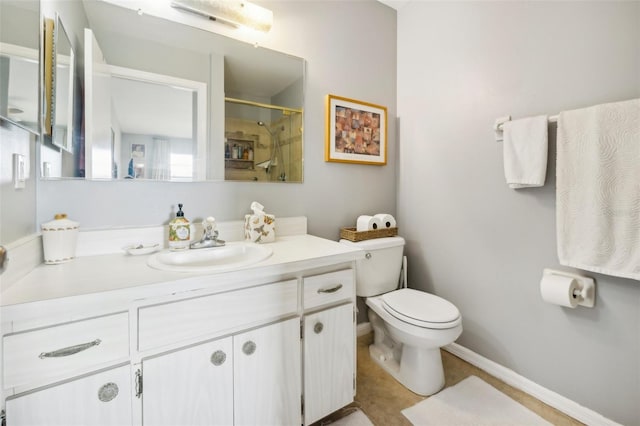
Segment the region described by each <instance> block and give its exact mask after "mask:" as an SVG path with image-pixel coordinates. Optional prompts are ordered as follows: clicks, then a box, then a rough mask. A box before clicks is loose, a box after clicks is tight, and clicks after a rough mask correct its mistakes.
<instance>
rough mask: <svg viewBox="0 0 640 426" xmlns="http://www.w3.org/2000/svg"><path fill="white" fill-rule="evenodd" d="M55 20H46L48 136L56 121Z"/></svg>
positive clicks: (46, 109)
mask: <svg viewBox="0 0 640 426" xmlns="http://www.w3.org/2000/svg"><path fill="white" fill-rule="evenodd" d="M54 31H55V21H54V20H53V19H50V18H45V20H44V102H43V105H42V106H43V109H44V111H43V115H44V123H43V125H42V133H43V134H44V135H46V136H53V126H54V122H55V116H54V114H55V98H54V96H55V95H54V90H55V78H56V76H55V70H56V68H55V67H56V63H55V54H56V52H55V41H54Z"/></svg>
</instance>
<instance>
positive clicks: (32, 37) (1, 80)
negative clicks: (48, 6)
mask: <svg viewBox="0 0 640 426" xmlns="http://www.w3.org/2000/svg"><path fill="white" fill-rule="evenodd" d="M39 64H40V2H39V1H38V0H2V1H0V118H1V119H2V120H7V121H9V122H11V123H14V124H16V125H18V126H20V127H22V128H24V129H26V130H29V131H30V132H32V133H35V134H40V120H39V108H38V105H39V99H40V95H39V94H40V66H39Z"/></svg>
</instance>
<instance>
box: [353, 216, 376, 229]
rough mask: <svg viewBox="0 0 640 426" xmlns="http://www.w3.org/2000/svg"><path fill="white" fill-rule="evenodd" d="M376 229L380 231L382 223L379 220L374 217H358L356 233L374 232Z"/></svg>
mask: <svg viewBox="0 0 640 426" xmlns="http://www.w3.org/2000/svg"><path fill="white" fill-rule="evenodd" d="M376 229H382V222H381V221H380V219H378V218H377V217H375V216H367V215H362V216H358V221H357V222H356V231H374V230H376Z"/></svg>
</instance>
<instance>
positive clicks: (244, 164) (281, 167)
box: [224, 98, 302, 182]
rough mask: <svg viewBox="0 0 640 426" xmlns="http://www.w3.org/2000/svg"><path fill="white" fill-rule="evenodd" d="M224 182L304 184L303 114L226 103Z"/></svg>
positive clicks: (252, 104) (266, 106)
mask: <svg viewBox="0 0 640 426" xmlns="http://www.w3.org/2000/svg"><path fill="white" fill-rule="evenodd" d="M224 154H225V155H224V156H225V160H224V163H225V164H224V166H225V167H224V171H225V173H224V174H225V180H244V181H265V182H300V181H302V111H301V110H296V109H291V108H285V107H281V106H277V105H269V104H261V103H258V102H249V101H243V100H239V99H231V98H227V99H226V100H225V148H224Z"/></svg>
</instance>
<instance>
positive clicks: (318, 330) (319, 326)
mask: <svg viewBox="0 0 640 426" xmlns="http://www.w3.org/2000/svg"><path fill="white" fill-rule="evenodd" d="M323 329H324V325H323V324H322V323H321V322H317V323H316V325H314V326H313V331H314V332H315V333H316V334H320V333H322V330H323Z"/></svg>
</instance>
